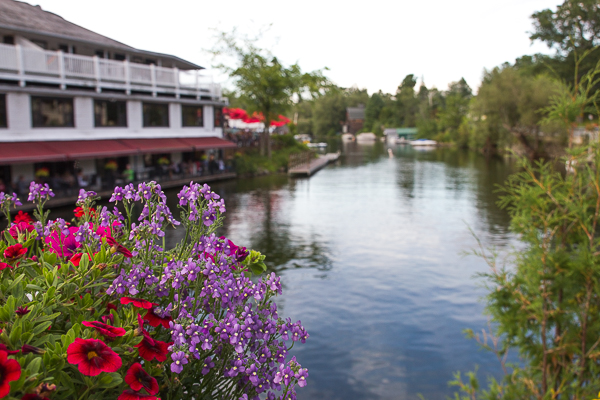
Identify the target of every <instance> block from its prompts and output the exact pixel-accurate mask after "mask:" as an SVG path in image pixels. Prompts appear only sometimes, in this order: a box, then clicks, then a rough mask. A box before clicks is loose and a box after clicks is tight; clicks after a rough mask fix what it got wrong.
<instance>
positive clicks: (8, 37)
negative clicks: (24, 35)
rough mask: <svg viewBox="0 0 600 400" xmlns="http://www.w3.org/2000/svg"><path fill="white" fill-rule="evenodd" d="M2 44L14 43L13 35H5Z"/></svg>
mask: <svg viewBox="0 0 600 400" xmlns="http://www.w3.org/2000/svg"><path fill="white" fill-rule="evenodd" d="M3 42H4V44H15V37H14V36H12V35H6V36H4V38H3Z"/></svg>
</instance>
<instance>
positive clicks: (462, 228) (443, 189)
mask: <svg viewBox="0 0 600 400" xmlns="http://www.w3.org/2000/svg"><path fill="white" fill-rule="evenodd" d="M343 150H344V154H343V157H342V158H341V160H340V162H339V163H338V165H332V166H329V167H328V168H326V169H324V170H321V171H320V172H318V173H317V174H316V175H314V176H313V177H311V178H310V179H297V180H294V179H288V178H287V177H285V176H269V177H264V178H256V179H250V180H240V181H237V182H229V183H222V184H218V185H213V187H214V188H215V190H217V191H218V192H220V193H221V194H222V195H223V196H224V197H225V200H226V204H227V206H228V213H227V214H228V217H227V221H226V226H225V232H224V233H225V234H226V236H228V237H230V238H231V239H232V240H233V241H234V242H235V243H240V244H243V245H245V246H248V247H250V248H253V249H256V250H259V251H261V252H262V253H263V254H266V255H267V261H268V264H269V267H270V268H271V269H272V270H275V271H277V272H278V273H279V274H280V275H281V276H282V282H283V284H284V295H283V297H282V298H281V299H280V300H279V301H278V304H279V305H280V309H281V312H280V315H282V316H286V317H287V316H290V317H292V319H293V320H297V319H300V320H302V322H303V324H304V326H305V327H306V328H307V330H308V332H309V333H310V335H311V336H310V338H309V340H308V341H307V343H306V344H305V345H301V346H295V347H294V349H293V350H292V351H293V354H295V355H297V358H298V360H299V361H300V362H301V363H302V365H303V366H305V367H308V368H309V373H310V380H309V384H308V385H307V386H306V387H305V388H304V389H302V390H299V398H300V399H346V400H347V399H416V398H417V395H418V394H419V393H421V394H423V395H424V396H425V398H427V399H444V398H445V397H446V396H448V395H451V394H452V393H453V389H452V388H450V387H449V386H448V384H447V382H448V381H449V380H451V379H452V374H453V372H455V371H458V370H460V371H463V372H465V371H468V370H471V369H473V368H474V367H475V365H478V366H479V376H480V377H481V378H483V379H482V381H483V382H485V378H484V377H485V375H486V374H493V375H496V376H499V375H500V366H499V364H498V362H497V360H496V358H495V356H494V355H493V354H490V353H486V352H484V351H481V350H479V349H478V346H477V344H476V342H475V341H473V340H468V339H466V338H465V337H464V334H463V333H462V330H463V329H465V328H472V329H474V330H481V328H483V327H485V325H486V321H487V319H486V317H485V316H484V315H483V314H482V311H483V303H482V301H481V296H482V295H483V294H484V293H485V289H483V288H482V287H481V282H478V281H477V279H475V278H474V277H473V276H474V274H476V273H477V272H483V271H486V270H487V269H486V265H485V263H484V262H483V261H482V260H480V259H478V258H476V257H473V256H467V257H465V256H464V254H463V253H464V252H465V251H469V250H470V249H473V248H475V247H476V241H475V239H474V238H473V237H472V235H471V233H470V232H469V227H470V228H471V229H472V230H473V231H474V232H475V233H476V235H477V236H478V237H480V238H481V240H482V241H483V242H484V243H485V244H487V245H494V246H496V247H498V248H499V249H505V250H510V248H511V246H513V245H517V241H516V239H515V237H514V236H513V235H511V234H510V233H509V232H508V217H507V215H506V214H505V213H504V212H502V211H500V210H499V209H498V208H497V206H496V204H495V202H496V200H497V196H496V195H495V194H494V190H495V188H494V185H495V184H496V183H501V182H503V181H504V180H505V179H506V177H507V176H508V174H509V173H511V172H512V170H511V168H512V167H511V166H510V165H507V164H506V163H505V162H503V161H502V160H486V159H485V158H483V157H480V156H478V155H476V154H473V153H467V152H460V151H456V150H451V149H435V150H433V151H428V152H422V151H415V150H413V149H412V148H410V146H408V147H401V146H399V147H397V148H395V149H394V153H395V157H394V158H392V159H390V158H388V155H387V152H386V148H384V147H383V146H382V145H381V144H376V145H374V146H358V145H356V144H353V145H350V146H347V147H346V148H344V149H343Z"/></svg>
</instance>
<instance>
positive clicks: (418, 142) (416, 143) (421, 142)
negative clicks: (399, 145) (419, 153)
mask: <svg viewBox="0 0 600 400" xmlns="http://www.w3.org/2000/svg"><path fill="white" fill-rule="evenodd" d="M437 144H438V143H437V142H436V141H435V140H429V139H417V140H412V141H411V142H410V145H411V146H437Z"/></svg>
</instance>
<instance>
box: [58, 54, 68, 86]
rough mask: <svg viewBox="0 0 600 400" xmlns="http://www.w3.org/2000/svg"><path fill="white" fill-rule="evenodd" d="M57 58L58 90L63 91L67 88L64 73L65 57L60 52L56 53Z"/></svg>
mask: <svg viewBox="0 0 600 400" xmlns="http://www.w3.org/2000/svg"><path fill="white" fill-rule="evenodd" d="M56 54H57V56H58V74H59V76H60V88H61V89H62V90H65V89H66V88H67V82H66V73H65V57H64V55H63V52H62V50H58V51H57V52H56Z"/></svg>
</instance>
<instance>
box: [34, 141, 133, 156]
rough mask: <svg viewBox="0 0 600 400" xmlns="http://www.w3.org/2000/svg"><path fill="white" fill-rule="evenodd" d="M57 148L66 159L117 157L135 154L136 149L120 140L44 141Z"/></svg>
mask: <svg viewBox="0 0 600 400" xmlns="http://www.w3.org/2000/svg"><path fill="white" fill-rule="evenodd" d="M45 144H46V145H49V146H50V147H52V148H54V149H58V151H59V152H62V153H64V154H65V155H66V157H67V158H68V159H71V160H77V159H81V158H104V157H119V156H127V155H130V154H136V153H137V152H138V150H137V149H136V148H135V147H130V146H127V145H126V144H124V143H123V142H122V141H121V140H69V141H66V142H58V141H57V142H45Z"/></svg>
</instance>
